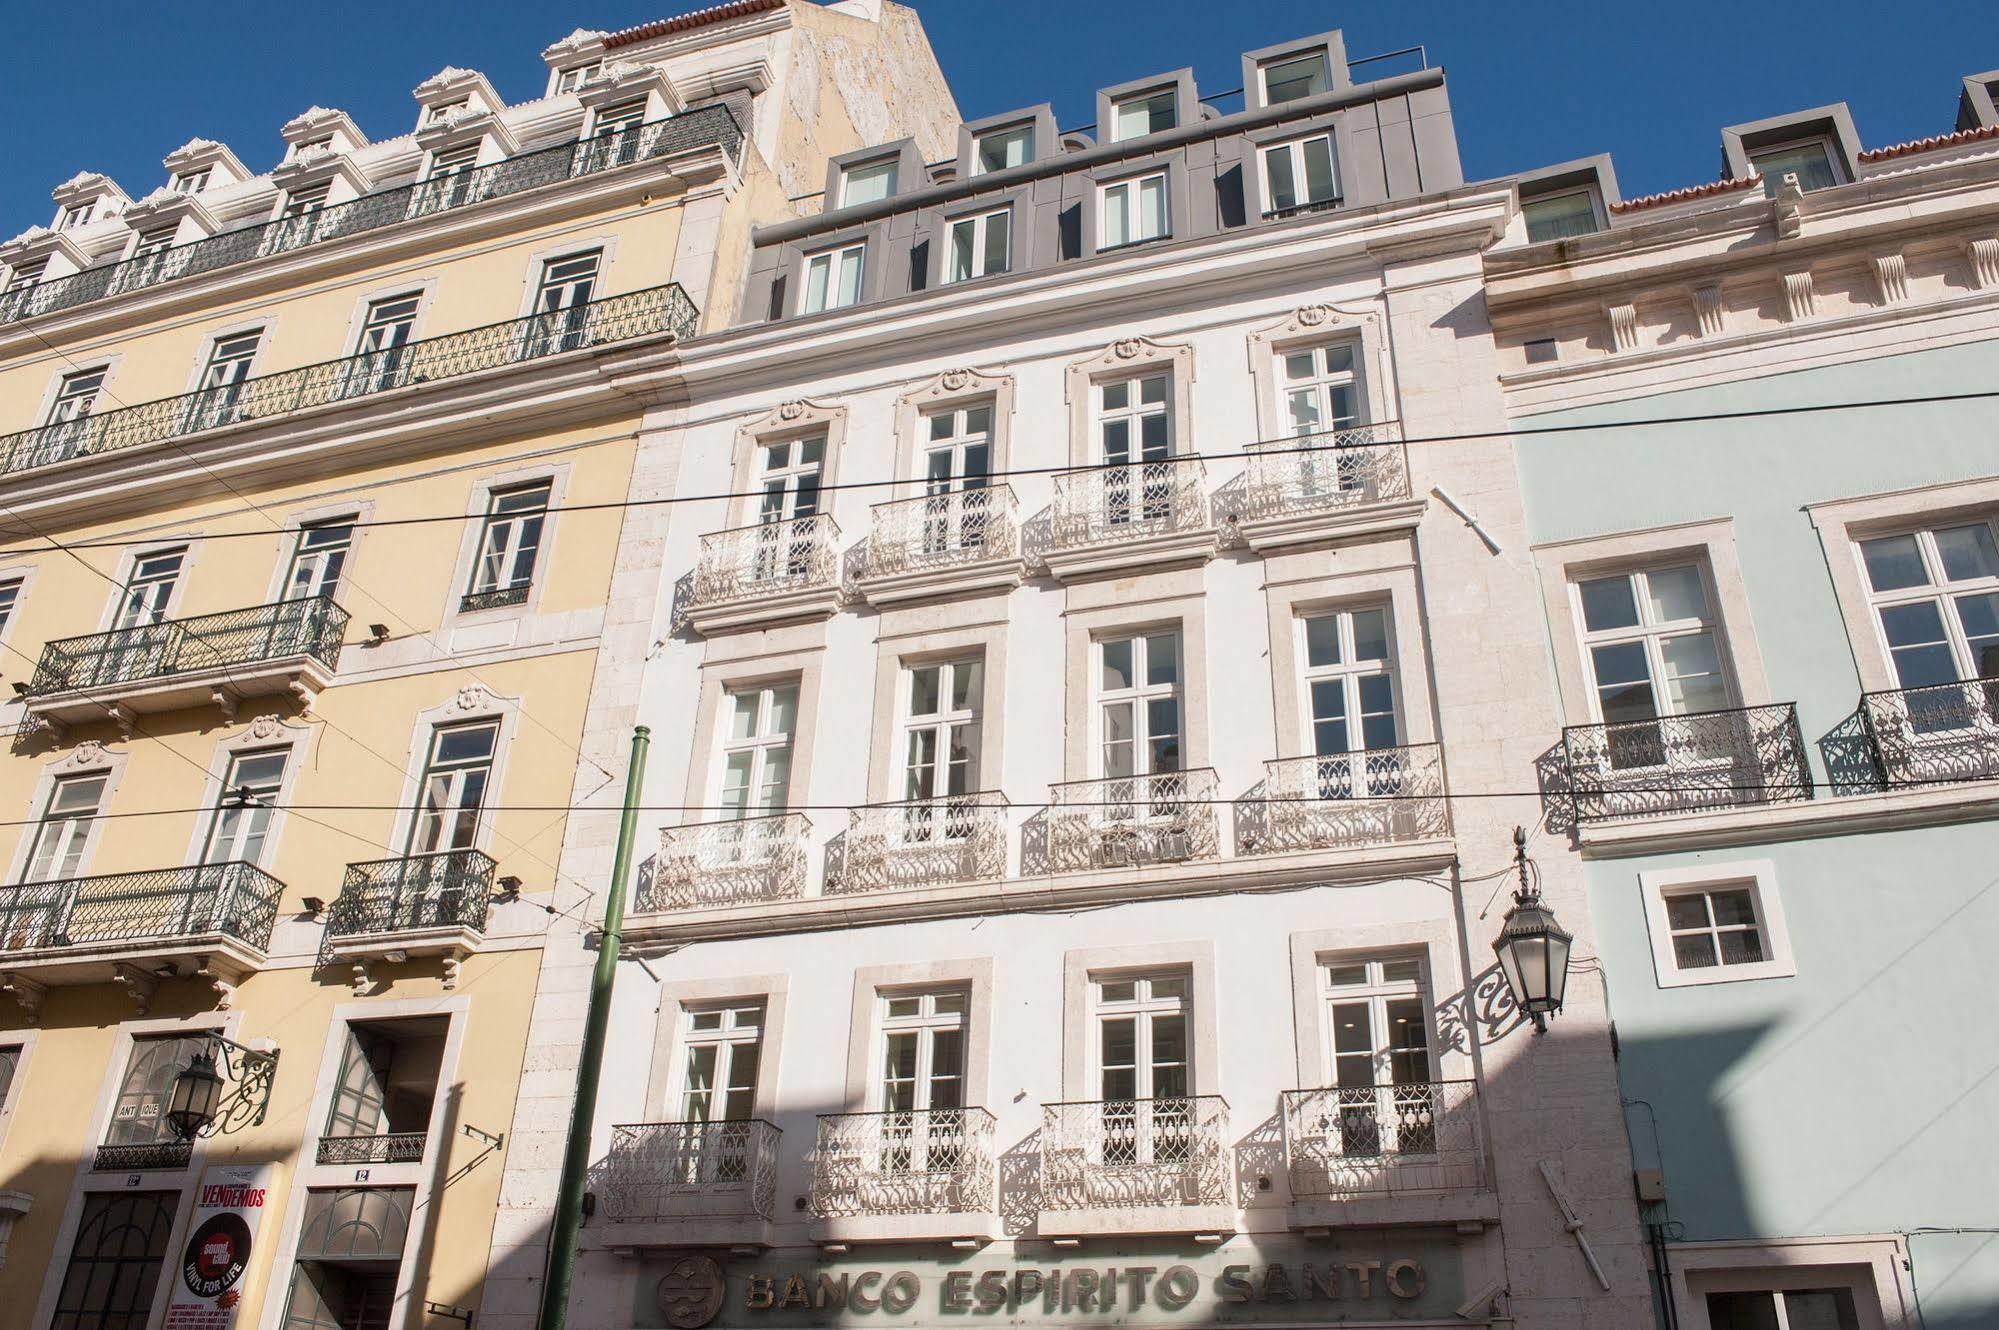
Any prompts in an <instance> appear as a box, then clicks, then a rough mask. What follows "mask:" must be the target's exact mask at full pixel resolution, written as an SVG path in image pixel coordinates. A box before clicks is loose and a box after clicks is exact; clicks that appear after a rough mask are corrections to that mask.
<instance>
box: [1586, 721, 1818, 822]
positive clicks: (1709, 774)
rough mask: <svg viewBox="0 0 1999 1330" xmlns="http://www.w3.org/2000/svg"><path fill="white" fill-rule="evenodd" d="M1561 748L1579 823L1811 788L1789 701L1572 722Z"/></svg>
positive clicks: (1791, 796) (1803, 795) (1795, 795)
mask: <svg viewBox="0 0 1999 1330" xmlns="http://www.w3.org/2000/svg"><path fill="white" fill-rule="evenodd" d="M1562 749H1563V754H1564V756H1565V758H1566V761H1567V764H1568V769H1569V777H1570V782H1571V785H1570V797H1571V798H1572V799H1573V800H1574V801H1575V809H1576V819H1577V820H1578V821H1582V822H1589V821H1600V820H1603V819H1606V818H1624V817H1655V816H1659V815H1662V814H1667V813H1683V812H1693V811H1699V810H1701V809H1712V808H1731V807H1736V806H1739V805H1744V804H1767V803H1783V802H1787V801H1790V800H1797V799H1809V798H1811V797H1812V773H1811V765H1810V763H1809V761H1808V760H1807V758H1806V756H1805V740H1804V735H1803V733H1802V731H1800V729H1799V728H1798V710H1797V707H1796V706H1795V705H1794V704H1792V703H1789V702H1783V703H1779V704H1776V705H1774V706H1761V707H1737V708H1734V709H1733V710H1729V711H1702V712H1695V713H1693V714H1691V715H1684V716H1658V717H1654V718H1651V719H1647V720H1624V721H1615V722H1612V723H1610V724H1606V725H1571V726H1569V727H1568V728H1566V729H1564V730H1563V731H1562Z"/></svg>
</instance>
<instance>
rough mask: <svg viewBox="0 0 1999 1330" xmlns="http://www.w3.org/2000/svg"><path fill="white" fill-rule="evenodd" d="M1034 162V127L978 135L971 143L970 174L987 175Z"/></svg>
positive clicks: (1021, 127)
mask: <svg viewBox="0 0 1999 1330" xmlns="http://www.w3.org/2000/svg"><path fill="white" fill-rule="evenodd" d="M1033 160H1034V126H1032V125H1014V126H1012V127H1010V128H1007V129H995V130H992V131H990V132H988V133H985V134H981V135H979V136H978V137H977V138H976V139H974V140H973V141H972V174H973V175H988V174H990V173H992V172H994V171H1004V170H1006V169H1007V168H1008V167H1010V166H1025V165H1026V164H1027V163H1028V162H1030V161H1033Z"/></svg>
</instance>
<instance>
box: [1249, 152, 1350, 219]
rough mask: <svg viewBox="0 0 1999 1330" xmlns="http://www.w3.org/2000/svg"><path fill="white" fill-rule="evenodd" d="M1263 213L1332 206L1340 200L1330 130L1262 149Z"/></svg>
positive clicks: (1273, 214) (1288, 213)
mask: <svg viewBox="0 0 1999 1330" xmlns="http://www.w3.org/2000/svg"><path fill="white" fill-rule="evenodd" d="M1263 183H1264V188H1265V194H1264V197H1265V199H1266V200H1267V201H1268V207H1267V210H1266V211H1265V213H1264V216H1266V217H1289V216H1291V215H1292V214H1294V213H1300V212H1308V211H1311V210H1313V209H1316V208H1326V207H1332V206H1334V205H1336V204H1338V203H1339V201H1340V173H1339V166H1338V163H1337V159H1336V158H1335V156H1334V153H1333V136H1332V135H1331V134H1314V135H1312V136H1311V137H1310V138H1303V139H1294V140H1292V141H1291V142H1289V143H1278V144H1273V145H1272V146H1270V147H1268V148H1265V149H1264V150H1263Z"/></svg>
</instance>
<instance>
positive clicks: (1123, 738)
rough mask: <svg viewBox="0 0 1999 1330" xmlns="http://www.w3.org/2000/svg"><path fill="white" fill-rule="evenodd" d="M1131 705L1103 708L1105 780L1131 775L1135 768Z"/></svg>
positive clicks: (1122, 704) (1126, 703)
mask: <svg viewBox="0 0 1999 1330" xmlns="http://www.w3.org/2000/svg"><path fill="white" fill-rule="evenodd" d="M1134 737H1135V736H1134V733H1133V717H1132V710H1131V703H1129V702H1117V703H1113V704H1112V705H1110V706H1107V707H1105V708H1104V766H1103V774H1104V776H1105V777H1106V778H1115V777H1120V776H1129V775H1132V774H1133V772H1134V770H1135V766H1136V754H1135V753H1134V752H1133V741H1134Z"/></svg>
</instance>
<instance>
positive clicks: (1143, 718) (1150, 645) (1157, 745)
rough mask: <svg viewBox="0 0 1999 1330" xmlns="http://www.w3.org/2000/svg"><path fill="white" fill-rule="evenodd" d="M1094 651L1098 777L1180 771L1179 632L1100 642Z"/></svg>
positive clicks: (1121, 776) (1167, 631)
mask: <svg viewBox="0 0 1999 1330" xmlns="http://www.w3.org/2000/svg"><path fill="white" fill-rule="evenodd" d="M1094 645H1095V654H1096V658H1097V659H1096V666H1097V668H1096V671H1095V675H1096V684H1097V706H1096V712H1097V775H1098V777H1100V778H1103V779H1118V778H1123V777H1130V776H1150V775H1158V774H1162V773H1166V772H1175V771H1179V770H1181V768H1182V763H1183V759H1184V755H1183V753H1182V751H1181V740H1182V717H1181V687H1182V678H1181V674H1182V671H1181V662H1180V633H1179V631H1178V630H1177V629H1169V630H1166V631H1164V632H1154V633H1143V634H1135V635H1132V636H1129V637H1107V638H1100V639H1098V641H1097V642H1096V643H1095V644H1094Z"/></svg>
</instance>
